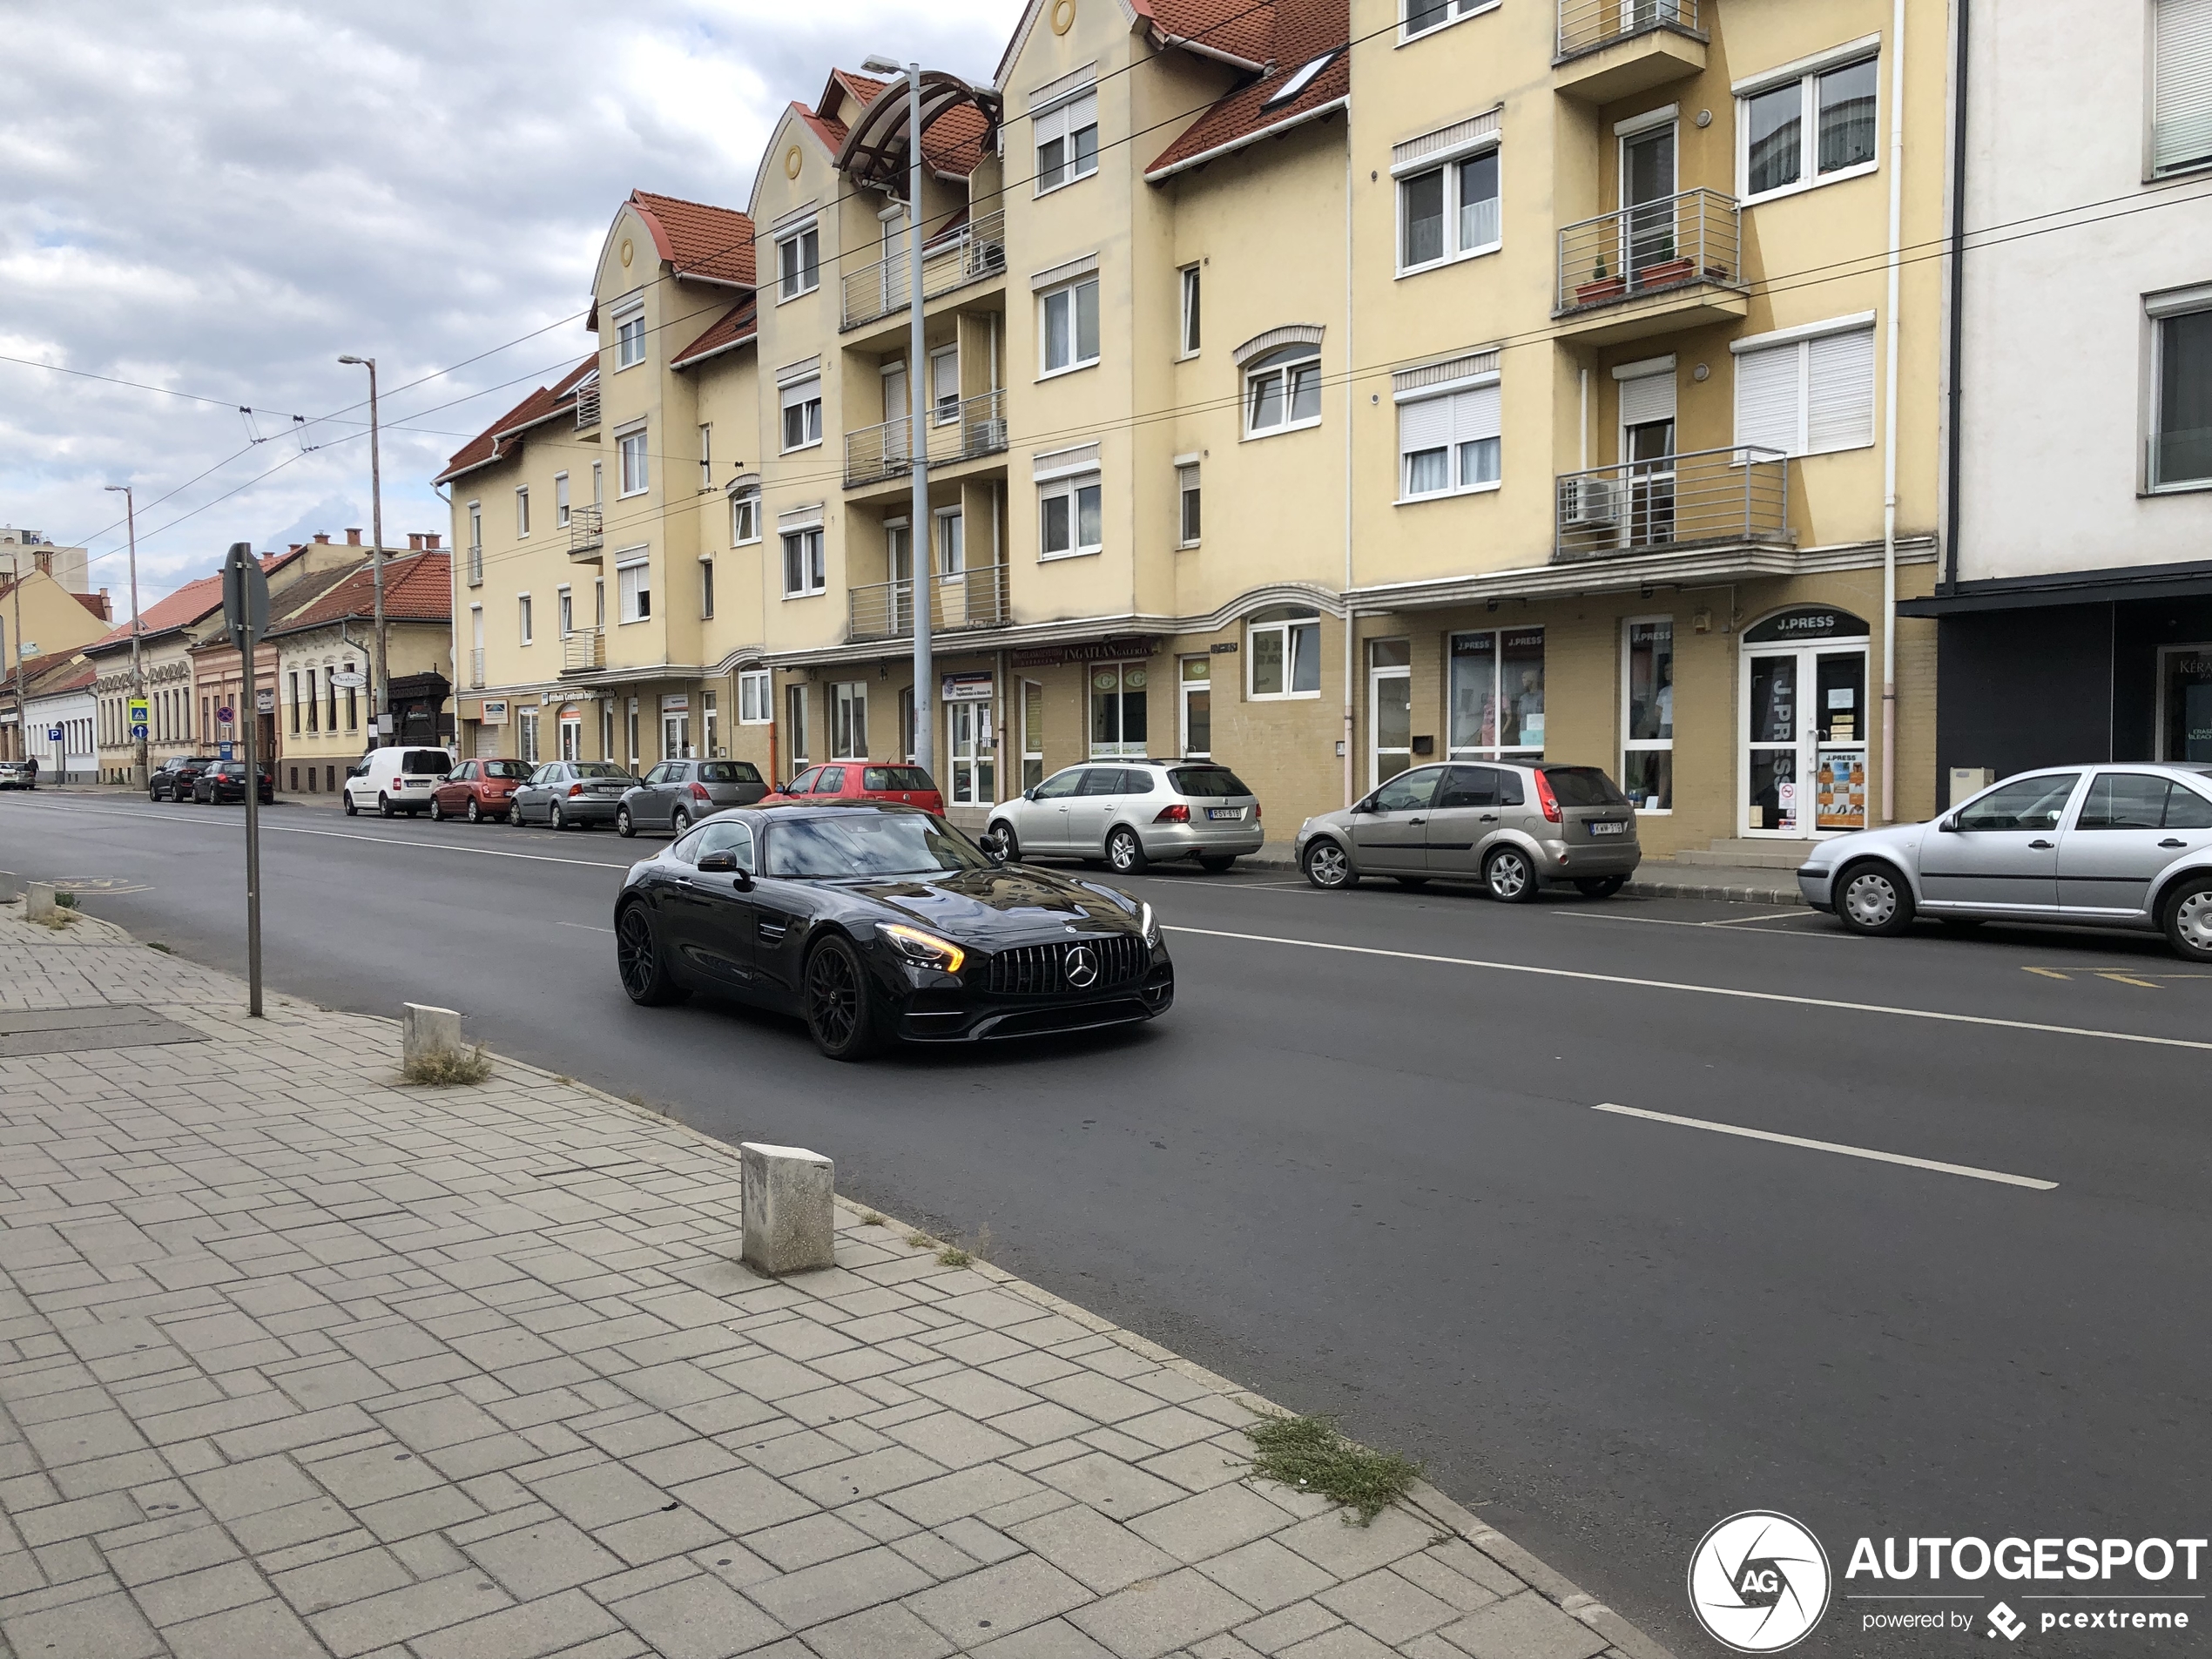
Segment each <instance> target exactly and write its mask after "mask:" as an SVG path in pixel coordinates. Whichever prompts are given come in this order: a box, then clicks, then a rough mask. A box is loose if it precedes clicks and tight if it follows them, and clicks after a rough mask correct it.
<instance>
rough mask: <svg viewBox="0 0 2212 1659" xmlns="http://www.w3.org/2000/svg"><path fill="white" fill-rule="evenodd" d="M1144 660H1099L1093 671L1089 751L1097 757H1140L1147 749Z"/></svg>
mask: <svg viewBox="0 0 2212 1659" xmlns="http://www.w3.org/2000/svg"><path fill="white" fill-rule="evenodd" d="M1149 678H1150V675H1149V674H1148V672H1147V671H1146V669H1145V666H1144V664H1142V663H1100V664H1095V665H1094V666H1093V667H1092V669H1091V671H1090V754H1091V759H1094V760H1098V759H1114V758H1120V759H1130V760H1141V759H1143V758H1144V756H1145V754H1146V752H1147V747H1148V745H1147V744H1146V740H1145V733H1146V732H1147V730H1148V729H1149V728H1148V725H1147V723H1146V718H1145V702H1144V688H1145V684H1146V682H1147V680H1148V679H1149Z"/></svg>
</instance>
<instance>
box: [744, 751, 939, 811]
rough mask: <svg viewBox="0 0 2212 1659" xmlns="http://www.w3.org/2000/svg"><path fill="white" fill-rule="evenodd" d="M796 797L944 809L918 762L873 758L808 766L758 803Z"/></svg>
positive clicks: (786, 801)
mask: <svg viewBox="0 0 2212 1659" xmlns="http://www.w3.org/2000/svg"><path fill="white" fill-rule="evenodd" d="M799 800H804V801H824V800H887V801H893V802H896V803H898V804H900V805H901V806H919V807H921V808H922V809H923V810H924V811H925V812H932V813H942V812H943V811H944V810H945V798H944V796H942V795H941V794H939V793H938V792H937V786H936V784H935V782H934V780H933V779H931V778H930V776H929V774H928V773H927V772H924V771H923V770H922V769H921V767H920V766H911V765H894V764H888V763H885V764H879V763H878V762H876V761H873V760H834V761H832V762H831V763H830V764H829V765H826V766H809V767H807V768H806V771H804V772H800V773H799V776H798V777H796V778H794V779H792V780H791V781H790V782H789V783H787V784H786V785H785V786H783V787H782V788H781V789H779V790H778V791H777V792H775V793H773V794H772V795H769V796H767V797H765V799H762V800H761V802H760V803H759V804H760V805H761V806H789V805H791V803H792V802H793V801H799Z"/></svg>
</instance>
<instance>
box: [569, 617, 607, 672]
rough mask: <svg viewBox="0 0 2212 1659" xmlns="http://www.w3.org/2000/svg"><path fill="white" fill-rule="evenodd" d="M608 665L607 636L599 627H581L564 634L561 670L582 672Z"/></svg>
mask: <svg viewBox="0 0 2212 1659" xmlns="http://www.w3.org/2000/svg"><path fill="white" fill-rule="evenodd" d="M606 665H607V637H606V634H605V633H604V631H602V630H600V629H597V628H579V629H577V630H576V631H575V632H573V633H570V634H565V635H563V636H562V639H561V671H562V672H563V674H580V673H584V672H587V671H590V670H591V669H595V668H604V667H605V666H606Z"/></svg>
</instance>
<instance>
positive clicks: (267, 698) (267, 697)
mask: <svg viewBox="0 0 2212 1659" xmlns="http://www.w3.org/2000/svg"><path fill="white" fill-rule="evenodd" d="M253 708H254V711H255V712H256V713H259V714H274V713H275V712H276V692H275V691H273V690H272V689H270V688H268V687H266V686H263V687H260V688H258V689H257V690H256V691H254V693H253Z"/></svg>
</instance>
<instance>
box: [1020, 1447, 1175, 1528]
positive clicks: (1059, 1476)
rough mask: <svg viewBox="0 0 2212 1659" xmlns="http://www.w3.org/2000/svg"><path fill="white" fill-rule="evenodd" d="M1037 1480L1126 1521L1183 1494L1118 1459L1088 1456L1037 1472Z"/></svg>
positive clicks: (1102, 1454)
mask: <svg viewBox="0 0 2212 1659" xmlns="http://www.w3.org/2000/svg"><path fill="white" fill-rule="evenodd" d="M1037 1479H1038V1480H1042V1481H1044V1482H1045V1483H1046V1484H1047V1485H1048V1486H1052V1487H1057V1488H1058V1489H1059V1490H1060V1491H1062V1492H1064V1493H1066V1494H1068V1495H1069V1497H1071V1498H1076V1499H1079V1500H1080V1501H1082V1502H1084V1503H1087V1504H1089V1505H1090V1506H1091V1507H1093V1508H1096V1509H1101V1510H1103V1511H1104V1512H1105V1513H1106V1514H1109V1515H1112V1516H1114V1517H1116V1519H1118V1520H1123V1521H1126V1520H1129V1519H1130V1518H1132V1517H1133V1516H1136V1515H1141V1514H1146V1513H1148V1512H1149V1511H1151V1510H1154V1509H1157V1508H1159V1507H1162V1506H1163V1505H1164V1504H1170V1503H1173V1502H1175V1501H1177V1499H1180V1498H1183V1497H1184V1495H1185V1494H1184V1491H1183V1489H1182V1488H1181V1487H1173V1486H1170V1485H1169V1484H1168V1483H1167V1482H1166V1481H1164V1480H1160V1479H1159V1478H1158V1477H1157V1476H1155V1475H1150V1474H1145V1473H1144V1472H1143V1470H1142V1469H1137V1468H1133V1467H1130V1465H1129V1464H1126V1463H1123V1461H1122V1460H1120V1459H1118V1458H1111V1457H1108V1456H1107V1455H1106V1454H1105V1453H1103V1452H1092V1453H1088V1454H1086V1455H1085V1456H1082V1457H1079V1458H1074V1459H1071V1460H1069V1461H1068V1462H1065V1463H1055V1464H1054V1465H1053V1466H1052V1467H1050V1468H1049V1469H1040V1470H1039V1471H1037Z"/></svg>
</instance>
